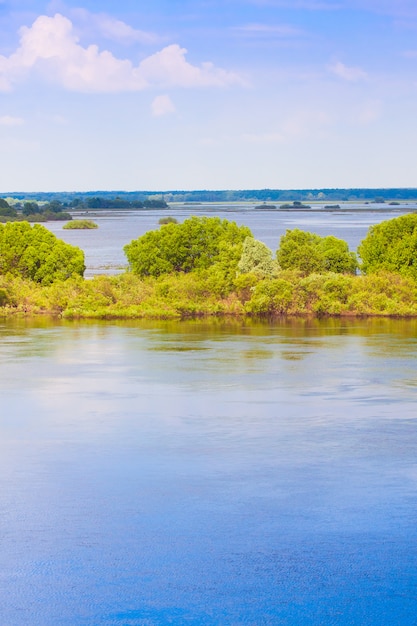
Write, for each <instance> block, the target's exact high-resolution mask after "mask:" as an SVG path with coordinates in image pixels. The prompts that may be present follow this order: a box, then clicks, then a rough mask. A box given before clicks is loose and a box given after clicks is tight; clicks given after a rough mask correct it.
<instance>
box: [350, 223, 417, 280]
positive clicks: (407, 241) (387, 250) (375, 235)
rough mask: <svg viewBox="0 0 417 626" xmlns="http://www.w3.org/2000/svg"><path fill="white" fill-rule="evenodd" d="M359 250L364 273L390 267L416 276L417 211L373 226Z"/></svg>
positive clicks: (405, 274) (389, 269)
mask: <svg viewBox="0 0 417 626" xmlns="http://www.w3.org/2000/svg"><path fill="white" fill-rule="evenodd" d="M358 253H359V255H360V257H361V259H362V264H361V270H362V272H363V273H364V274H372V273H374V272H377V271H379V270H388V271H390V272H398V273H400V274H403V275H404V276H411V277H413V278H417V214H416V213H409V214H407V215H401V216H400V217H395V218H394V219H392V220H386V221H384V222H381V224H375V225H374V226H371V227H370V229H369V231H368V234H367V236H366V237H365V239H363V241H362V242H361V243H360V245H359V247H358Z"/></svg>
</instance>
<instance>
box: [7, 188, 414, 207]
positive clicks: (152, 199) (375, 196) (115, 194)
mask: <svg viewBox="0 0 417 626" xmlns="http://www.w3.org/2000/svg"><path fill="white" fill-rule="evenodd" d="M3 196H4V197H5V196H9V197H11V198H14V199H16V200H18V201H20V202H22V204H23V202H27V201H28V202H30V201H36V202H38V203H41V204H42V203H51V202H53V201H58V202H60V203H61V204H62V205H63V206H64V207H67V208H78V207H84V206H85V207H86V208H95V209H98V208H103V209H107V208H110V209H113V208H165V207H166V203H167V202H277V203H284V202H293V201H301V202H306V201H307V202H314V201H316V202H325V203H329V202H330V203H333V202H336V201H337V202H339V201H341V202H349V201H350V202H355V201H358V202H381V203H382V202H389V201H404V200H415V199H417V188H415V187H403V188H384V189H380V188H363V189H357V188H348V189H344V188H335V189H326V188H325V189H246V190H245V189H240V190H218V191H211V190H205V189H202V190H196V191H187V190H182V191H89V192H82V193H80V192H50V193H49V192H42V193H20V192H10V193H7V194H6V193H4V194H3ZM162 203H163V204H162Z"/></svg>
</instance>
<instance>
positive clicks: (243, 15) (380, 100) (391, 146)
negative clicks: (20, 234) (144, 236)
mask: <svg viewBox="0 0 417 626" xmlns="http://www.w3.org/2000/svg"><path fill="white" fill-rule="evenodd" d="M0 25H1V43H0V55H1V56H0V137H1V144H2V150H1V153H0V155H1V156H0V159H1V182H0V192H1V193H5V192H11V191H18V190H21V191H64V190H67V191H71V190H75V191H86V190H100V189H101V190H137V189H147V190H157V189H158V190H168V189H255V188H284V189H287V188H306V187H312V188H319V187H397V186H398V187H417V156H416V145H417V2H416V0H201V1H200V0H193V1H191V0H153V1H152V2H142V1H141V0H124V1H123V0H122V1H121V0H118V1H116V0H101V1H100V2H94V1H93V0H80V1H79V2H73V1H72V0H68V1H64V0H52V2H42V1H39V0H10V1H8V0H3V1H1V0H0Z"/></svg>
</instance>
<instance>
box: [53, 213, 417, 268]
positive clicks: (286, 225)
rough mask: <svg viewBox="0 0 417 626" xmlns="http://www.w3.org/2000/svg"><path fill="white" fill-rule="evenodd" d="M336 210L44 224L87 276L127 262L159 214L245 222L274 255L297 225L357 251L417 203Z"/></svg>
mask: <svg viewBox="0 0 417 626" xmlns="http://www.w3.org/2000/svg"><path fill="white" fill-rule="evenodd" d="M346 206H348V208H345V209H344V210H341V211H340V210H336V211H329V212H323V211H321V212H320V211H313V210H306V211H291V210H290V211H265V210H255V209H254V208H253V205H247V204H243V205H210V204H208V205H197V206H175V207H172V208H170V209H167V210H166V211H161V210H155V211H150V210H147V211H113V212H108V213H103V212H101V213H96V214H95V213H94V212H91V211H90V213H89V214H88V215H87V216H86V215H84V214H83V215H82V217H90V218H91V219H93V220H94V221H95V222H96V223H97V224H98V226H99V228H98V229H97V230H63V229H62V226H63V224H62V222H47V223H46V224H45V226H46V227H47V228H49V229H50V230H52V232H53V233H54V234H55V235H57V236H58V237H59V238H61V239H64V240H65V241H67V242H68V243H71V244H73V245H77V246H79V247H80V248H81V249H82V250H84V252H85V255H86V265H87V271H86V274H85V275H86V277H90V276H93V275H95V274H106V273H109V274H114V273H115V272H118V271H121V269H122V268H124V267H125V266H126V263H127V261H126V257H125V255H124V253H123V246H124V245H126V244H127V243H130V241H131V240H132V239H136V238H137V237H140V236H141V235H143V234H144V233H145V232H147V231H148V230H154V229H157V228H159V224H158V220H159V219H160V217H161V216H165V215H174V216H175V217H176V218H177V219H178V221H179V222H182V221H184V219H186V218H188V217H190V216H191V215H199V216H201V215H208V216H218V217H220V218H222V219H223V218H225V219H228V220H231V221H235V222H237V223H238V224H240V225H241V224H243V225H245V226H249V228H250V229H251V230H252V233H253V235H254V237H256V238H257V239H259V240H260V241H263V242H264V243H265V244H266V245H267V246H269V247H270V248H271V250H272V251H273V252H274V253H275V251H276V250H277V248H278V246H279V239H280V237H281V235H283V234H284V233H285V231H286V230H287V229H293V228H300V229H302V230H308V231H311V232H315V233H317V234H319V235H322V236H327V235H334V236H335V237H339V238H340V239H344V240H345V241H347V242H348V244H349V246H350V248H351V250H356V248H357V246H358V245H359V243H360V242H361V241H362V239H363V238H364V237H365V236H366V234H367V232H368V229H369V227H370V226H371V225H373V224H376V223H378V222H382V221H383V220H386V219H392V218H393V217H398V216H399V215H402V214H404V212H407V211H416V210H417V205H416V204H409V205H407V206H403V207H400V208H398V207H388V206H385V207H384V206H383V205H381V210H380V211H375V210H374V211H371V210H370V209H369V207H366V206H365V205H346Z"/></svg>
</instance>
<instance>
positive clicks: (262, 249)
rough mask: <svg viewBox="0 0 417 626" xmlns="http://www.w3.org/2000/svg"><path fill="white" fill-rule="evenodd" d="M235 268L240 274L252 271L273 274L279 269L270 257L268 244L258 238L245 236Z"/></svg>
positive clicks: (257, 273) (260, 274)
mask: <svg viewBox="0 0 417 626" xmlns="http://www.w3.org/2000/svg"><path fill="white" fill-rule="evenodd" d="M237 270H238V272H239V273H240V274H249V273H251V272H253V273H254V274H256V275H258V276H274V275H275V274H276V273H277V272H278V270H279V265H278V263H277V262H276V261H275V260H274V259H273V258H272V252H271V250H270V249H269V248H268V246H266V245H265V244H264V243H263V242H262V241H258V239H254V238H253V237H246V239H245V241H244V242H243V250H242V256H241V257H240V260H239V263H238V266H237Z"/></svg>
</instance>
